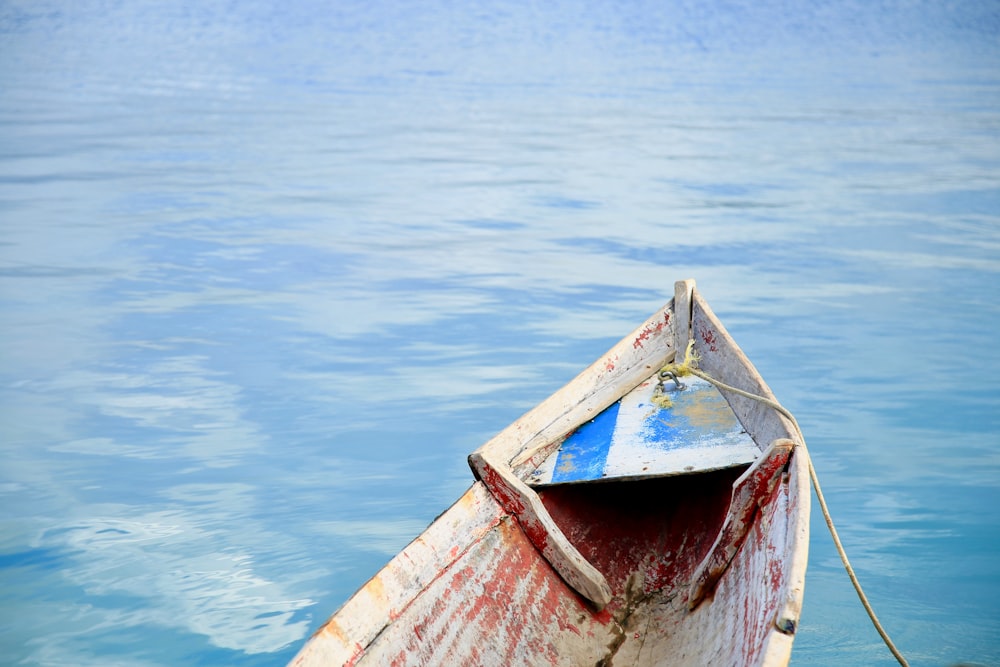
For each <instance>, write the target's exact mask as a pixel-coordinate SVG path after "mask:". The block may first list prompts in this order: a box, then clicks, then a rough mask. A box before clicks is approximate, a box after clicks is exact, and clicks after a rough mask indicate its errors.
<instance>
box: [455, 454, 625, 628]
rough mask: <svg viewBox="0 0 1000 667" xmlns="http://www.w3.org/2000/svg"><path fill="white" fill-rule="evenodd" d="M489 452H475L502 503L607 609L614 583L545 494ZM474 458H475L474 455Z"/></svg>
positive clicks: (571, 579) (556, 564) (566, 574)
mask: <svg viewBox="0 0 1000 667" xmlns="http://www.w3.org/2000/svg"><path fill="white" fill-rule="evenodd" d="M488 456H489V454H488V453H486V452H481V451H480V452H477V453H476V454H474V455H473V457H474V465H475V467H476V470H477V471H478V472H479V477H480V479H481V480H482V481H483V483H485V484H486V486H487V487H488V488H489V489H490V491H491V492H492V493H493V496H494V497H495V498H496V499H497V500H498V501H499V502H500V504H501V506H503V508H504V509H505V510H507V511H508V512H510V513H511V514H513V515H514V516H515V517H517V521H518V523H519V524H521V528H522V529H523V530H524V533H525V535H527V536H528V539H529V540H531V543H532V544H534V545H535V547H536V548H537V549H538V550H539V551H540V552H542V555H543V556H545V559H546V560H547V561H548V562H549V563H550V564H551V565H552V567H553V569H555V571H556V572H558V573H559V576H561V577H562V578H563V580H564V581H565V582H566V583H567V584H569V585H570V586H571V587H572V588H573V590H575V591H577V592H578V593H580V595H582V596H583V597H585V598H587V599H588V600H590V601H591V602H592V603H593V604H594V606H595V608H597V609H598V610H600V609H603V608H604V606H605V605H606V604H608V602H610V601H611V587H610V586H608V582H607V580H606V579H605V578H604V575H603V574H601V573H600V572H599V571H598V570H597V568H595V567H594V566H593V565H591V564H590V563H589V562H587V559H586V558H584V557H583V556H582V555H581V554H580V552H579V551H578V550H577V548H576V547H575V546H573V545H572V544H571V543H570V541H569V540H568V539H567V538H566V535H565V534H563V531H562V529H560V528H559V526H557V525H556V523H555V521H553V519H552V517H551V515H549V512H548V510H547V509H545V505H543V504H542V500H541V498H539V497H538V494H537V493H535V492H534V491H533V490H532V489H531V488H530V487H529V486H528V485H527V484H525V483H524V482H523V481H521V479H520V478H519V477H517V476H516V475H515V474H514V472H513V471H512V470H511V469H510V468H508V467H507V466H505V465H503V464H499V465H497V464H494V463H492V462H491V461H490V460H489V458H488ZM470 460H472V459H470Z"/></svg>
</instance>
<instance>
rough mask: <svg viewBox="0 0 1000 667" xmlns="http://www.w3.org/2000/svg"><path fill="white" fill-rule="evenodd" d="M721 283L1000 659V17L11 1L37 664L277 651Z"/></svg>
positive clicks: (815, 652) (730, 9)
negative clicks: (525, 427) (521, 426)
mask: <svg viewBox="0 0 1000 667" xmlns="http://www.w3.org/2000/svg"><path fill="white" fill-rule="evenodd" d="M686 277H694V278H696V279H697V280H698V284H699V288H700V290H701V291H702V293H703V294H704V295H705V296H706V298H707V299H708V300H709V302H710V303H711V304H712V305H713V307H714V308H715V310H716V312H717V313H718V314H719V315H720V317H721V318H722V320H723V321H724V322H725V324H726V325H727V327H728V328H729V329H730V331H731V332H732V333H733V335H734V337H735V338H736V339H737V340H738V341H739V343H740V344H741V346H742V347H743V349H744V350H745V351H746V352H747V353H748V355H749V356H750V357H751V359H753V361H754V362H755V363H756V364H757V366H758V368H759V369H760V371H761V372H762V374H763V375H764V376H765V378H766V379H767V380H768V382H769V384H770V385H771V387H772V388H773V389H774V391H775V393H776V394H777V395H778V397H779V398H780V399H781V400H782V401H783V402H784V403H785V404H786V406H787V407H789V408H790V409H791V410H792V411H793V412H795V413H796V415H797V417H798V419H799V421H800V422H801V424H802V425H803V427H804V429H805V431H806V434H807V437H808V438H809V443H810V446H811V448H812V452H813V456H814V459H815V463H816V466H817V468H818V471H819V475H820V477H821V479H822V480H823V481H824V482H825V491H826V494H827V496H828V499H829V501H830V504H831V507H832V510H833V512H834V514H835V516H836V519H837V520H838V522H839V525H840V529H841V532H842V538H843V540H844V542H845V544H846V546H847V548H848V550H849V552H850V554H851V556H852V559H853V563H854V565H855V567H856V569H857V570H858V574H859V576H860V578H861V579H862V581H863V583H864V584H865V585H866V588H867V591H868V594H869V597H870V598H871V600H872V603H873V604H874V605H875V607H876V609H877V610H878V611H879V613H880V614H881V616H882V619H883V622H884V624H885V626H886V628H887V629H888V631H889V632H890V634H891V635H892V636H893V638H894V639H895V640H896V642H897V644H898V645H899V647H900V648H901V649H902V650H903V651H904V653H906V654H907V656H908V657H909V658H910V660H911V663H912V664H914V665H948V664H953V663H957V662H959V661H970V662H979V663H983V664H993V665H1000V435H998V434H1000V351H998V335H997V330H998V327H1000V305H998V303H1000V300H998V297H1000V5H998V4H997V3H996V2H976V1H973V0H966V1H963V0H958V1H957V2H952V3H939V2H921V1H919V0H917V1H915V2H891V1H889V2H874V3H872V2H851V1H849V0H835V1H834V2H827V3H814V4H806V3H797V2H790V1H788V0H777V1H775V2H750V1H740V0H737V1H735V2H714V3H689V2H644V1H643V0H638V1H636V2H615V3H612V2H606V3H594V2H579V3H562V2H551V3H528V2H507V3H500V2H476V3H471V2H470V3H465V4H462V3H449V2H443V1H432V2H426V3H407V2H386V3H368V2H347V1H338V2H319V1H317V2H291V3H288V2H282V3H277V2H276V3H273V4H268V3H263V2H257V1H252V0H251V1H247V2H240V3H224V2H218V1H207V2H206V1H200V0H199V1H198V2H195V1H193V0H174V1H173V2H152V1H151V0H147V1H142V0H136V1H133V2H128V3H114V2H98V1H96V0H95V1H92V0H74V1H73V2H69V1H66V2H45V1H43V0H32V1H30V2H29V1H23V2H22V1H17V0H13V1H12V0H0V461H2V463H0V507H2V513H0V520H2V524H0V526H2V528H0V655H2V656H3V659H2V661H3V662H4V663H6V664H15V665H62V664H75V665H102V666H103V665H140V666H146V665H192V664H204V665H217V664H233V665H264V664H267V665H273V664H281V663H283V662H284V661H285V660H287V659H289V658H290V657H291V656H292V655H294V653H295V652H296V650H297V648H298V646H299V645H300V644H301V642H302V641H303V640H304V639H305V638H306V636H307V635H308V633H309V632H311V630H312V629H314V628H315V627H317V625H318V624H319V623H320V622H321V621H322V620H323V619H324V618H325V617H326V616H327V615H328V614H329V613H331V612H332V611H334V610H335V609H336V607H338V606H339V605H340V604H341V603H342V602H343V601H344V600H345V599H346V598H347V597H348V596H349V595H350V594H351V593H352V592H353V591H354V590H355V589H356V588H357V587H358V586H359V585H361V584H362V583H363V582H364V581H365V580H366V579H367V578H368V577H369V576H371V575H372V574H373V573H374V572H375V571H377V570H378V568H380V567H381V566H382V565H383V564H384V563H385V562H386V561H387V559H388V558H389V557H390V556H391V555H392V554H394V553H395V552H396V551H397V550H398V549H400V548H401V547H402V546H404V545H405V544H406V543H407V542H408V541H409V540H410V539H411V538H413V537H414V536H415V535H417V534H418V533H419V532H420V531H421V530H422V529H423V528H424V527H425V526H426V524H427V523H428V522H429V521H430V520H432V519H433V518H434V517H435V516H436V515H437V514H438V513H439V512H441V511H442V510H443V509H444V508H445V507H447V506H448V505H449V504H450V502H451V501H452V500H453V499H455V498H456V497H457V496H458V495H459V494H460V493H461V492H462V491H463V489H464V488H465V487H466V486H467V485H468V484H469V482H470V481H471V475H470V473H469V471H468V469H467V467H466V464H465V455H466V454H467V453H468V452H470V451H471V450H473V449H475V448H476V447H477V446H478V445H479V444H481V443H482V442H483V441H484V440H485V439H486V438H488V437H489V436H491V435H492V434H493V433H495V432H496V431H498V430H499V429H501V428H502V427H504V426H505V425H506V424H508V423H509V422H510V421H512V420H513V419H514V418H516V417H517V416H518V415H519V414H520V413H522V412H523V411H524V410H526V409H528V408H529V407H531V406H532V405H534V404H535V403H536V402H538V401H539V400H541V399H542V398H544V397H545V396H547V395H548V394H549V393H551V391H553V390H554V389H556V388H557V387H559V386H561V384H562V383H563V382H565V381H566V380H568V379H569V378H570V377H572V376H573V375H575V374H576V372H577V371H579V370H580V369H581V368H582V367H583V366H585V365H586V364H588V363H589V362H590V361H591V360H593V359H594V358H596V357H597V356H598V355H599V354H600V353H602V352H603V351H604V350H605V349H606V348H607V347H608V346H610V345H611V343H613V342H614V341H616V340H617V339H618V338H620V337H621V336H622V335H624V334H625V333H626V332H627V331H629V330H631V329H632V328H633V327H634V326H635V325H637V324H638V323H639V322H641V321H642V320H644V319H645V318H646V317H647V316H648V315H649V314H650V313H652V312H653V311H654V310H655V309H656V308H657V307H659V306H660V305H662V303H664V302H665V301H666V300H667V299H669V297H670V295H671V293H672V285H673V281H674V280H676V279H679V278H686ZM793 663H794V664H798V665H889V664H893V660H892V658H891V656H889V654H888V652H887V651H886V650H885V649H884V648H883V647H882V645H881V644H880V640H879V638H878V636H877V635H876V633H875V631H874V630H873V629H872V628H871V626H870V624H869V623H868V621H867V619H866V617H865V615H864V611H863V610H862V608H861V606H860V605H859V603H858V602H857V600H856V599H855V598H854V594H853V592H852V591H851V589H850V587H849V584H848V581H847V578H846V576H845V575H844V573H843V570H842V568H841V566H840V564H839V562H838V560H837V557H836V555H835V553H834V551H833V548H832V546H831V543H830V539H829V537H828V535H827V534H826V532H825V527H824V525H823V523H822V520H821V518H820V516H819V514H818V512H814V516H813V526H812V538H811V545H810V564H809V573H808V579H807V589H806V600H805V609H804V613H803V618H802V625H801V630H800V631H799V636H798V639H797V640H796V644H795V651H794V654H793Z"/></svg>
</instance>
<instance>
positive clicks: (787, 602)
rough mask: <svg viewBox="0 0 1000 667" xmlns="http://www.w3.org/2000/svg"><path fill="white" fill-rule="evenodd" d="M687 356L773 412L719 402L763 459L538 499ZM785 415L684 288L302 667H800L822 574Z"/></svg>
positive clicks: (489, 461) (485, 457)
mask: <svg viewBox="0 0 1000 667" xmlns="http://www.w3.org/2000/svg"><path fill="white" fill-rule="evenodd" d="M685 350H688V351H691V350H693V352H694V353H695V356H696V357H697V359H698V364H699V368H700V369H702V370H703V371H704V372H706V373H708V374H709V375H710V376H711V377H713V378H716V379H719V380H722V381H723V382H725V383H727V384H729V385H733V386H736V387H739V388H740V389H741V391H743V392H749V393H750V394H754V395H758V396H760V397H763V398H764V399H765V400H764V401H760V400H754V399H751V398H746V397H745V396H742V395H739V394H737V393H734V392H732V391H729V390H726V389H725V388H722V387H720V389H721V392H722V396H723V397H724V399H725V402H726V403H727V404H728V406H729V408H731V410H732V412H733V414H734V416H735V418H736V420H737V421H738V423H739V424H740V425H741V426H742V428H743V429H744V430H745V432H746V434H747V435H748V436H749V437H750V438H751V440H752V443H753V445H755V446H756V447H757V448H759V450H760V453H759V455H758V456H756V458H755V460H754V461H753V463H752V464H751V465H750V466H749V467H748V466H747V465H746V464H745V463H740V464H739V465H734V466H733V467H725V468H723V469H716V468H717V465H716V464H715V463H713V464H712V465H711V466H705V465H702V464H700V463H699V461H702V460H703V458H704V457H703V456H702V455H701V449H703V448H699V447H695V448H694V449H693V450H692V454H693V456H692V458H691V460H690V464H691V465H685V466H682V467H680V470H681V471H683V472H681V474H678V471H677V470H676V469H673V468H672V469H670V470H665V471H660V474H662V475H666V476H660V477H652V478H645V477H643V478H636V477H635V476H632V477H631V478H619V479H608V478H607V477H605V476H603V475H602V476H601V480H602V481H588V482H583V483H570V484H556V485H551V486H549V485H541V486H538V487H537V488H530V487H529V486H528V482H529V481H530V480H531V476H532V475H533V474H537V471H538V469H539V466H541V465H542V464H543V462H544V461H545V460H546V459H547V458H548V457H550V456H553V455H559V453H560V452H561V451H563V450H561V449H560V447H562V445H563V443H565V442H566V441H567V439H569V438H570V436H571V434H572V433H574V432H575V431H576V430H577V429H578V428H580V426H581V425H582V424H584V423H586V422H587V421H588V420H591V419H594V417H595V416H597V415H598V414H600V413H601V412H602V411H603V410H605V409H607V408H608V407H609V406H612V405H613V404H614V403H615V402H616V401H620V400H621V399H622V398H623V397H624V396H626V395H627V394H629V392H632V391H633V390H634V389H635V388H636V387H638V386H640V385H642V383H646V382H649V381H650V378H655V377H657V373H658V371H659V369H660V368H661V367H662V366H663V365H664V364H665V363H668V362H670V361H671V360H675V361H677V359H678V356H679V352H681V353H683V351H685ZM686 358H687V355H685V359H686ZM685 363H687V361H685ZM769 400H773V395H772V394H771V392H770V390H769V389H768V387H767V385H766V384H765V383H764V381H763V379H761V377H760V375H759V374H758V373H757V371H756V370H755V369H754V367H753V366H752V364H750V362H749V360H748V359H747V358H746V356H745V355H744V354H743V352H742V351H741V350H740V349H739V348H738V347H737V346H736V344H735V342H734V341H733V340H732V338H731V337H730V336H729V334H728V332H726V330H725V328H724V327H723V326H722V324H721V323H720V322H719V321H718V319H717V318H716V317H715V315H714V314H713V313H712V311H711V309H710V308H709V307H708V305H707V304H706V303H705V302H704V300H702V299H701V297H700V295H698V294H697V292H695V290H694V284H693V281H681V282H679V283H678V284H677V285H676V292H675V297H674V300H673V301H672V302H671V303H669V304H668V305H667V306H666V307H664V309H662V310H661V311H659V312H658V313H655V314H654V315H653V316H652V317H651V318H650V319H649V320H647V322H645V323H644V324H643V325H641V326H640V327H639V328H637V329H636V330H635V331H634V332H632V333H631V334H630V335H629V336H627V337H626V338H624V339H623V340H622V341H621V342H620V343H618V344H617V345H616V346H615V347H613V348H612V349H611V350H609V352H608V353H607V354H606V355H604V356H603V357H602V358H600V359H598V360H597V361H596V362H595V363H594V364H593V365H591V367H589V368H588V369H586V370H584V371H583V372H582V373H581V374H580V375H579V376H578V377H577V378H575V379H574V380H573V381H571V382H570V383H569V384H568V385H567V386H566V387H563V388H562V389H560V390H559V391H558V392H556V393H555V394H553V395H552V397H550V398H549V399H547V400H546V401H543V402H542V403H541V404H539V406H537V407H536V408H535V409H533V410H532V411H530V412H528V413H527V414H526V415H524V416H523V417H522V418H521V419H519V420H518V421H516V422H515V423H514V424H512V425H511V426H509V427H508V428H507V429H505V430H504V431H502V432H501V433H499V434H498V435H497V436H496V437H495V438H493V439H492V440H490V441H489V442H487V443H486V444H485V445H483V446H482V447H480V448H479V449H478V450H476V452H474V453H473V454H472V455H471V456H470V464H471V465H472V467H473V471H474V473H475V474H476V477H477V479H478V481H476V482H475V483H474V484H473V485H472V486H471V487H470V489H469V490H468V491H467V492H466V493H465V494H464V495H463V496H462V497H461V498H460V499H459V500H458V501H457V502H456V503H455V504H454V505H453V506H452V507H451V508H450V509H449V510H447V511H446V512H445V513H444V514H442V515H441V516H440V517H438V519H437V520H435V521H434V523H433V524H431V526H430V527H429V528H428V529H427V530H426V531H425V532H424V533H423V534H422V535H420V536H419V537H418V538H417V539H415V540H414V541H413V542H412V543H411V544H410V545H409V546H407V547H406V549H404V550H403V551H402V552H401V553H400V554H398V555H397V556H396V557H395V558H393V559H392V561H390V562H389V564H388V565H386V566H385V568H383V569H382V571H380V572H379V573H378V574H376V575H375V576H374V577H373V578H372V579H371V580H370V581H368V583H366V584H365V585H364V586H363V587H362V588H361V589H360V590H359V591H358V592H357V593H356V594H355V595H354V596H353V597H352V598H351V599H350V600H348V601H347V602H346V603H345V604H344V606H343V607H342V608H341V609H340V610H339V611H338V612H337V613H335V614H334V615H333V616H332V617H331V618H330V619H329V620H328V621H327V622H326V623H325V624H324V625H323V626H322V627H321V628H320V629H319V630H318V631H317V632H316V634H315V635H314V636H313V637H312V638H311V639H310V640H309V641H308V642H307V643H306V645H305V646H304V647H303V648H302V650H301V651H300V653H299V654H298V655H297V656H296V657H295V659H294V660H293V661H292V663H291V664H292V665H295V666H302V667H304V666H306V665H309V666H318V665H456V664H461V665H484V666H486V665H497V666H500V665H503V666H509V665H567V666H569V665H572V666H574V667H576V666H579V665H602V666H610V665H618V666H619V667H620V666H621V665H635V666H646V665H707V664H713V665H714V664H719V665H768V666H771V665H784V664H787V662H788V660H789V657H790V654H791V647H792V641H793V639H794V634H795V630H796V628H797V624H798V619H799V614H800V611H801V604H802V595H803V589H804V582H805V570H806V561H807V558H808V536H809V499H810V496H809V477H808V461H807V458H806V457H807V455H806V453H805V451H804V450H799V449H796V446H795V441H794V440H795V438H796V436H797V434H796V432H795V427H794V425H793V424H792V423H791V422H790V421H789V420H788V419H786V418H785V417H783V416H782V415H781V414H779V413H778V412H777V411H775V410H774V409H773V408H772V407H769V406H768V404H767V402H768V401H769ZM741 446H742V445H741ZM738 460H740V461H744V460H746V459H738ZM699 466H701V467H699Z"/></svg>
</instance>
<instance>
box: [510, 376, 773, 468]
mask: <svg viewBox="0 0 1000 667" xmlns="http://www.w3.org/2000/svg"><path fill="white" fill-rule="evenodd" d="M759 455H760V449H759V448H758V447H757V445H756V444H755V443H754V441H753V439H751V438H750V436H749V435H748V434H747V433H746V431H744V430H743V427H742V426H741V425H740V423H739V421H738V420H737V419H736V415H735V414H733V411H732V409H731V408H730V407H729V404H728V403H727V402H726V399H725V398H723V396H722V394H720V393H719V390H718V389H716V388H715V387H714V386H713V385H712V384H710V383H708V382H706V381H705V380H702V379H701V378H698V377H695V376H687V377H684V378H683V379H682V380H680V381H675V380H673V379H672V378H667V379H661V378H660V377H659V375H653V376H652V377H650V378H649V379H647V380H646V381H645V382H642V383H641V384H640V385H639V386H637V387H636V388H635V389H633V390H632V391H630V392H629V393H628V394H626V395H625V396H623V397H622V398H621V399H620V400H618V401H617V402H615V403H613V404H612V405H611V406H610V407H608V408H607V409H605V410H604V411H603V412H601V413H600V414H598V415H597V416H596V417H595V418H594V419H592V420H590V421H588V422H586V423H584V424H583V425H581V426H580V427H579V428H577V429H576V430H575V431H573V432H572V433H570V434H569V435H568V436H567V437H566V438H565V440H563V442H562V443H561V444H560V446H559V448H558V449H557V450H555V451H553V453H552V454H550V455H549V456H548V458H546V459H545V460H544V461H543V462H542V464H541V465H540V466H538V468H537V469H536V470H534V471H532V472H531V473H530V474H529V475H528V476H527V478H526V479H525V482H526V483H527V484H528V485H529V486H533V487H540V486H550V485H553V484H568V483H579V482H595V481H610V480H624V479H643V478H649V477H666V476H670V475H686V474H692V473H698V472H705V471H709V470H720V469H723V468H731V467H736V466H743V465H747V464H750V463H752V462H753V461H754V460H755V459H756V458H757V457H758V456H759Z"/></svg>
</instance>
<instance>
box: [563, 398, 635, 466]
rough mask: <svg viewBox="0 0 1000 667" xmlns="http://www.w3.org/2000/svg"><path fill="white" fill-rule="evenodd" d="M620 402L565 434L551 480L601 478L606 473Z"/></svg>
mask: <svg viewBox="0 0 1000 667" xmlns="http://www.w3.org/2000/svg"><path fill="white" fill-rule="evenodd" d="M620 406H621V401H617V402H616V403H614V404H613V405H612V406H611V407H609V408H607V409H606V410H604V411H603V412H602V413H601V414H599V415H597V416H596V417H594V418H593V419H591V420H590V421H589V422H587V423H585V424H583V425H582V426H581V427H580V428H578V429H577V430H576V431H575V432H573V433H572V434H571V435H570V436H569V437H568V438H566V440H565V441H564V442H563V444H562V447H560V448H559V452H558V453H557V455H556V462H555V466H554V468H553V470H552V483H557V482H574V481H578V480H581V479H598V478H599V477H600V476H601V475H602V474H603V473H604V463H605V461H607V458H608V450H609V449H610V448H611V436H612V434H614V431H615V426H616V424H617V423H618V408H619V407H620Z"/></svg>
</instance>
